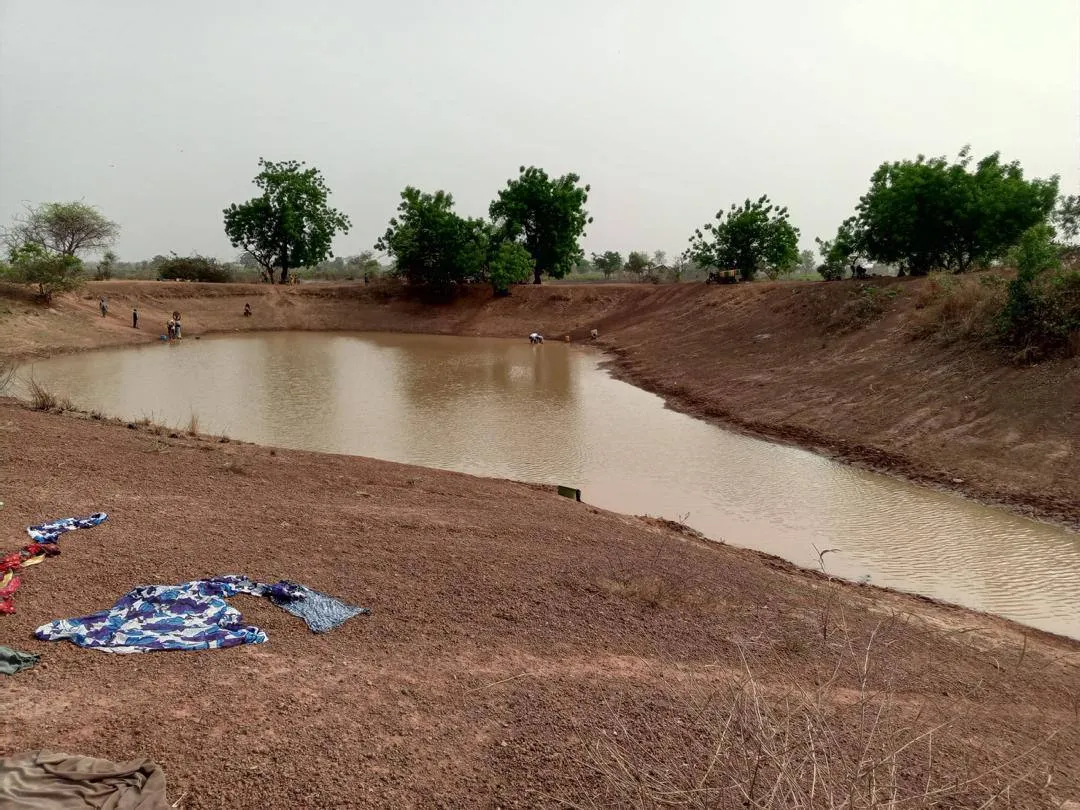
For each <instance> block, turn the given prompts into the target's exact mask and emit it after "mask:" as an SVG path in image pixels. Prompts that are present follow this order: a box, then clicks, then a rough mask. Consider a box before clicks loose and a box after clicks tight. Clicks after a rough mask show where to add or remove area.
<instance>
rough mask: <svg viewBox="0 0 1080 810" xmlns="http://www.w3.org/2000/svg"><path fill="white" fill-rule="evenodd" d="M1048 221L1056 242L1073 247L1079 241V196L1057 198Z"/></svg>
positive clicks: (1071, 195)
mask: <svg viewBox="0 0 1080 810" xmlns="http://www.w3.org/2000/svg"><path fill="white" fill-rule="evenodd" d="M1050 220H1051V222H1053V224H1054V231H1055V232H1056V238H1057V240H1058V242H1060V243H1061V244H1063V245H1075V244H1076V243H1077V242H1078V241H1080V194H1070V195H1069V196H1067V197H1059V198H1058V202H1057V206H1056V207H1055V208H1054V211H1053V213H1052V214H1051V216H1050Z"/></svg>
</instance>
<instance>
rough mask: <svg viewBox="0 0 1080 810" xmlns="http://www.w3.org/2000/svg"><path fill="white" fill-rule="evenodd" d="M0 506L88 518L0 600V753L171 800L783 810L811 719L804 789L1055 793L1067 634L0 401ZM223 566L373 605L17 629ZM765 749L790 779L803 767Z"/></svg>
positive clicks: (463, 490)
mask: <svg viewBox="0 0 1080 810" xmlns="http://www.w3.org/2000/svg"><path fill="white" fill-rule="evenodd" d="M0 497H2V499H3V500H4V501H6V502H7V506H6V508H4V509H3V510H0V551H9V550H14V549H16V548H18V547H19V546H21V545H22V544H23V543H24V542H25V535H24V533H23V528H24V526H26V525H27V524H30V523H32V522H36V521H39V520H42V519H47V518H53V517H59V516H62V515H67V514H83V513H88V512H91V511H95V510H99V509H104V510H106V511H108V512H110V515H111V516H110V518H109V520H108V521H107V522H106V523H105V524H103V525H102V526H100V527H97V528H94V529H90V530H86V531H81V532H76V533H74V534H71V535H67V536H65V537H63V538H62V539H61V548H62V554H61V555H60V556H59V557H56V558H53V559H49V560H46V561H45V562H44V563H42V564H41V565H39V566H37V567H35V568H33V569H30V570H29V571H28V572H27V574H26V579H25V582H24V585H23V587H22V588H21V589H20V591H19V592H18V593H17V595H16V604H17V613H16V614H15V615H13V616H3V617H0V643H3V644H8V645H13V646H15V647H18V648H21V649H24V650H29V651H33V652H39V653H42V654H43V656H44V657H43V659H42V663H41V664H40V665H39V666H38V667H37V668H36V669H33V670H30V671H27V672H23V673H20V674H19V675H17V676H15V677H13V678H10V679H5V681H4V682H3V708H2V711H0V753H2V752H10V751H12V750H16V749H32V748H36V747H47V748H52V749H60V750H68V751H73V752H78V753H86V754H91V755H94V756H101V757H107V758H111V759H115V760H123V759H127V758H129V757H132V756H135V755H137V754H146V755H149V756H151V757H153V758H154V759H155V760H156V761H157V762H159V763H160V764H161V765H162V766H163V767H164V769H165V771H166V773H167V778H168V783H169V796H170V800H171V801H176V800H179V801H180V804H179V806H180V807H183V808H218V807H244V808H246V807H253V808H254V807H258V808H279V807H280V808H297V807H320V808H322V807H342V808H344V807H406V806H421V807H535V806H559V805H560V803H562V806H627V805H633V804H635V802H636V800H637V799H638V798H641V797H642V796H644V797H645V798H646V799H648V798H649V797H650V796H652V797H653V798H655V797H656V795H658V792H660V791H667V790H681V791H683V792H682V794H681V795H682V796H683V797H684V798H687V799H696V800H698V801H699V802H703V801H704V799H705V798H706V796H705V794H703V793H702V792H701V789H703V788H711V790H712V792H711V793H709V794H708V797H709V798H711V799H712V800H713V802H714V804H712V805H710V806H716V807H729V806H730V807H742V806H744V804H743V802H744V801H747V800H746V799H745V797H744V795H743V794H742V793H741V792H740V786H742V788H743V789H746V790H750V787H749V786H750V784H751V783H754V784H756V785H757V787H756V788H754V789H753V790H754V792H753V794H752V796H753V799H752V801H753V802H756V804H754V805H753V806H774V807H781V806H790V805H791V804H792V803H793V801H794V799H793V798H792V797H793V796H794V795H795V794H790V795H789V794H787V793H783V792H781V793H780V794H778V797H774V799H773V800H772V801H771V803H770V802H769V801H768V795H767V794H765V793H764V792H763V791H764V790H765V787H764V786H765V785H767V784H770V783H771V781H773V780H774V777H775V774H774V772H775V771H776V769H777V767H779V766H778V765H777V763H778V762H780V757H782V756H787V757H790V756H792V754H791V753H790V752H791V751H803V752H804V753H805V751H806V750H808V749H806V745H805V742H804V743H802V744H800V743H799V742H798V739H800V738H804V737H805V735H806V734H807V733H812V734H814V735H815V736H814V740H815V743H814V748H813V751H814V752H815V753H816V755H817V756H818V757H819V759H818V760H817V761H816V762H817V764H816V766H815V767H817V768H818V776H817V777H816V780H817V781H816V788H815V790H816V791H817V792H816V794H815V799H814V801H813V802H812V803H813V804H815V805H818V804H821V805H824V804H825V803H826V791H828V792H831V793H832V794H833V795H834V797H835V796H837V795H838V794H843V795H844V796H847V795H848V794H847V791H848V790H849V789H850V788H851V786H852V785H854V786H855V788H856V797H857V800H856V802H855V803H854V805H853V806H856V807H860V806H867V805H866V803H865V802H863V801H862V800H861V799H860V798H858V797H863V796H864V794H865V793H866V791H867V790H869V787H868V786H869V785H870V783H871V778H870V775H869V774H868V771H870V770H871V763H880V765H879V767H877V768H874V769H873V780H874V784H876V785H877V786H878V789H879V790H882V791H886V792H887V791H888V790H890V789H891V786H892V785H896V787H897V789H898V790H899V792H900V795H901V796H908V797H916V796H922V795H924V794H926V792H927V790H930V791H939V792H933V793H932V794H931V795H930V796H929V797H928V798H925V799H912V802H911V804H910V806H929V805H931V804H935V805H936V806H978V805H979V804H980V803H981V802H982V801H984V800H986V799H988V798H991V797H993V796H994V795H999V796H1000V797H1001V798H1000V800H999V801H998V802H997V803H996V804H995V805H994V806H999V805H1000V806H1008V807H1047V806H1059V805H1060V804H1061V802H1063V801H1066V800H1073V801H1076V800H1080V721H1078V709H1077V706H1078V703H1077V701H1078V695H1080V644H1077V643H1073V642H1069V641H1065V640H1062V639H1057V638H1053V637H1050V636H1046V635H1043V634H1039V633H1036V632H1032V631H1029V632H1027V633H1026V638H1025V633H1024V632H1022V630H1021V628H1019V627H1017V626H1016V625H1012V624H1010V623H1008V622H1005V621H1001V620H997V619H993V618H991V617H987V616H980V615H977V614H972V613H970V612H967V611H963V610H959V609H953V608H947V607H943V606H938V605H933V604H930V603H928V602H926V601H924V600H919V599H916V598H912V597H906V596H901V595H898V594H892V593H888V592H884V591H879V590H877V589H873V588H859V587H856V586H850V585H838V584H835V583H830V582H828V581H827V580H825V579H824V578H822V577H820V576H816V575H814V574H812V573H808V572H802V571H798V570H795V569H793V568H792V567H791V566H788V565H786V564H784V563H782V562H780V561H777V560H775V559H772V558H768V557H765V556H763V555H759V554H755V553H753V552H748V551H744V550H737V549H732V548H729V547H726V546H723V545H719V544H713V543H707V542H703V541H699V540H697V539H695V538H694V537H692V536H689V535H687V534H686V533H684V532H680V531H678V530H677V529H676V528H672V527H670V526H668V525H663V524H659V523H657V522H655V521H649V520H646V519H639V518H631V517H625V516H621V515H616V514H612V513H608V512H603V511H601V510H597V509H594V508H591V507H588V506H586V505H583V504H579V503H575V502H573V501H570V500H567V499H564V498H559V497H557V496H556V495H555V494H554V493H552V492H550V491H547V490H544V489H541V488H537V487H530V486H526V485H522V484H515V483H511V482H505V481H497V480H490V479H480V478H473V477H470V476H465V475H459V474H455V473H449V472H441V471H434V470H425V469H420V468H415V467H407V466H403V465H397V464H391V463H386V462H380V461H374V460H369V459H364V458H357V457H345V456H333V455H321V454H315V453H303V452H294V451H283V450H276V451H272V450H270V449H269V448H265V447H257V446H252V445H241V444H238V443H236V442H230V443H224V444H223V443H220V442H216V441H214V440H212V439H209V438H202V437H198V438H193V437H176V438H170V437H169V436H168V435H161V434H160V433H158V432H157V431H156V430H155V429H153V428H138V429H127V428H126V427H124V426H123V425H120V424H114V423H110V422H105V421H94V420H92V419H89V418H83V417H79V416H76V415H70V414H63V415H60V414H45V413H38V412H34V411H30V410H27V409H25V408H23V407H21V406H18V405H16V404H14V403H11V402H10V401H7V402H4V401H0ZM221 573H244V574H248V575H250V576H252V577H255V578H260V579H267V580H271V581H273V580H276V579H278V578H280V577H284V578H290V579H295V580H298V581H301V582H304V583H305V584H307V585H309V586H311V587H314V588H318V589H320V590H324V591H327V592H329V593H332V594H335V595H338V596H340V597H341V598H344V599H346V600H347V601H351V602H353V603H356V604H360V605H365V606H368V607H371V608H372V609H373V610H374V613H373V615H371V616H368V617H358V618H356V619H353V620H351V621H350V622H348V623H347V624H345V625H344V626H343V627H341V628H339V629H337V630H335V631H333V632H332V633H330V634H328V635H314V634H312V633H310V632H308V631H307V629H306V628H305V627H304V625H303V624H302V623H301V622H300V621H299V620H297V619H295V618H294V617H292V616H289V615H288V614H286V613H284V612H283V611H281V610H279V609H277V608H275V607H273V606H272V605H270V604H268V603H263V602H261V601H259V600H255V599H251V598H248V597H242V598H239V599H237V600H236V602H237V604H238V606H239V607H240V608H241V609H242V610H243V612H244V615H245V617H246V619H247V620H248V621H249V622H251V623H253V624H257V625H258V626H261V627H263V628H264V629H265V630H266V631H267V633H268V634H269V637H270V640H269V643H267V644H264V645H259V646H251V647H243V648H235V649H230V650H217V651H210V652H195V653H176V652H171V653H152V654H146V655H133V656H110V655H107V654H103V653H100V652H93V651H87V650H82V649H79V648H77V647H75V646H73V645H71V644H69V643H67V642H60V643H51V644H50V643H44V642H38V641H36V640H34V639H33V638H32V637H31V634H32V631H33V629H34V628H35V627H36V626H38V625H39V624H41V623H43V622H45V621H48V620H50V619H53V618H58V617H63V616H74V615H82V614H84V613H87V612H90V611H93V610H97V609H101V608H104V607H107V606H108V605H110V604H112V602H113V601H114V600H115V599H116V598H117V597H119V596H120V595H121V594H122V593H124V592H125V591H127V590H128V589H129V588H130V587H132V586H133V585H136V584H139V583H147V582H157V583H166V582H180V581H184V580H186V579H191V578H196V577H201V576H206V575H215V574H221ZM751 674H752V676H753V683H752V684H751V683H750V682H749V679H750V677H751ZM754 695H756V696H757V698H758V699H757V700H754V699H753V696H754ZM759 712H765V714H761V713H759ZM732 716H734V718H735V719H734V721H732V720H731V718H732ZM725 728H727V729H728V732H727V737H726V741H722V740H721V735H722V734H723V732H724V729H725ZM807 730H809V732H808V731H807ZM871 730H872V733H871ZM785 733H786V734H792V735H793V739H791V740H789V739H788V738H787V737H785V736H784V734H785ZM800 735H801V736H800ZM905 744H907V747H906V748H903V750H902V751H900V752H899V753H898V754H896V755H895V757H890V756H889V752H891V751H896V750H897V749H899V748H900V747H901V746H903V745H905ZM800 745H802V747H801V748H800ZM785 752H788V753H785ZM717 753H718V756H717V757H716V758H715V761H714V754H717ZM710 762H712V763H713V764H712V766H711V768H710V765H709V763H710ZM804 764H805V763H804ZM755 765H756V768H757V770H756V772H757V773H758V778H757V780H754V779H752V778H751V776H750V774H751V773H752V772H754V771H755ZM783 767H784V768H786V769H787V771H786V772H788V773H789V775H790V776H791V778H792V779H793V780H794V781H795V783H797V784H800V785H801V786H802V789H803V790H804V791H805V790H808V788H809V785H810V784H811V774H810V771H809V770H807V768H805V767H804V768H803V769H802V770H800V769H799V768H798V767H797V765H796V764H792V763H788V764H787V765H784V766H783ZM706 774H708V776H707V777H706ZM770 774H773V775H770ZM852 774H855V775H854V776H853V775H852ZM928 785H929V788H928V787H927V786H928ZM693 790H698V792H696V793H694V792H691V791H693ZM666 795H668V798H671V795H670V794H666ZM640 806H649V803H648V801H644V802H643V803H642V804H641V805H640Z"/></svg>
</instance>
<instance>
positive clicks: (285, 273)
mask: <svg viewBox="0 0 1080 810" xmlns="http://www.w3.org/2000/svg"><path fill="white" fill-rule="evenodd" d="M278 283H279V284H288V283H289V266H288V265H285V264H283V265H282V266H281V279H280V280H279V281H278Z"/></svg>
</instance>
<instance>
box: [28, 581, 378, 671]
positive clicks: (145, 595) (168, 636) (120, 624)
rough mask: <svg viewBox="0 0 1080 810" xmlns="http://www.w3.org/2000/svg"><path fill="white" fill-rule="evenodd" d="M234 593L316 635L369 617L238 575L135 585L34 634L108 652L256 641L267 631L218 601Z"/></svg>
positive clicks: (299, 588) (293, 588)
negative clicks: (281, 612)
mask: <svg viewBox="0 0 1080 810" xmlns="http://www.w3.org/2000/svg"><path fill="white" fill-rule="evenodd" d="M237 594H250V595H251V596H265V597H267V598H269V599H271V600H272V601H273V602H274V603H275V604H278V605H281V606H282V607H283V608H285V609H286V610H287V611H288V612H290V613H292V614H293V615H296V616H299V617H301V618H303V619H304V621H305V622H307V623H308V626H309V627H311V629H313V630H317V631H318V632H325V630H329V629H332V628H333V627H336V626H338V625H339V624H341V623H342V622H344V621H345V620H346V619H348V618H350V617H351V616H355V615H357V614H358V613H367V612H369V611H367V610H365V609H363V608H353V607H351V606H350V605H345V604H344V603H343V602H339V601H338V600H336V599H333V598H332V597H329V596H326V595H325V594H320V593H318V592H317V591H311V590H310V589H308V588H305V587H304V586H303V585H297V584H295V583H291V582H285V581H282V582H278V583H276V584H274V585H266V584H263V583H260V582H255V581H253V580H250V579H248V578H247V577H244V576H237V575H228V576H221V577H215V578H213V579H201V580H194V581H192V582H184V583H182V584H180V585H139V586H138V587H136V588H134V589H133V590H132V591H131V592H130V593H128V594H126V595H125V596H123V597H121V599H120V600H119V601H118V602H117V603H116V604H115V605H113V606H112V607H111V608H109V609H108V610H103V611H100V612H98V613H92V614H90V615H89V616H80V617H78V618H74V619H57V620H56V621H52V622H49V623H48V624H43V625H42V626H41V627H39V628H38V629H37V630H35V631H34V635H35V636H37V637H38V638H39V639H41V640H43V641H60V640H62V639H68V640H70V641H71V642H72V643H74V644H78V645H79V646H80V647H87V648H90V649H97V650H102V651H103V652H113V653H136V652H150V651H153V650H212V649H217V648H220V647H235V646H237V645H239V644H262V643H263V642H264V641H266V633H265V632H263V631H262V630H260V629H259V628H258V627H253V626H250V625H245V624H244V620H243V616H241V615H240V611H239V610H237V609H236V608H234V607H232V606H231V605H230V604H229V603H228V602H226V601H225V600H226V599H228V598H229V597H231V596H236V595H237ZM316 597H318V598H316ZM324 600H325V601H324ZM329 603H336V604H335V605H333V606H332V605H330V604H329ZM309 606H310V607H309ZM350 611H351V612H350ZM345 613H348V615H344V614H345ZM313 621H314V622H315V624H313ZM316 625H318V627H316ZM320 628H323V629H320Z"/></svg>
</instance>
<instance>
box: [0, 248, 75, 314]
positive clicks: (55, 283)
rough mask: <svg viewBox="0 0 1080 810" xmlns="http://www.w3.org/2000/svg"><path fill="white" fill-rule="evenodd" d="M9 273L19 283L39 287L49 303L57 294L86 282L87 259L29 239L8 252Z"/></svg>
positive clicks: (42, 296) (43, 297) (11, 278)
mask: <svg viewBox="0 0 1080 810" xmlns="http://www.w3.org/2000/svg"><path fill="white" fill-rule="evenodd" d="M8 257H9V258H10V259H11V268H10V270H9V271H8V277H9V279H10V280H11V281H14V282H16V283H18V284H29V285H33V286H35V287H37V291H38V295H39V296H41V299H42V300H43V301H45V302H46V303H48V302H49V301H51V300H52V297H53V295H54V294H56V293H58V292H66V291H68V290H73V289H75V288H76V287H78V286H79V284H81V283H82V275H83V263H82V260H81V259H80V258H79V257H78V256H73V255H71V254H68V253H56V252H53V251H50V250H46V249H45V248H44V247H42V246H41V245H40V244H37V243H36V242H26V243H24V244H23V245H21V246H19V247H16V248H12V249H10V250H9V252H8Z"/></svg>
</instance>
